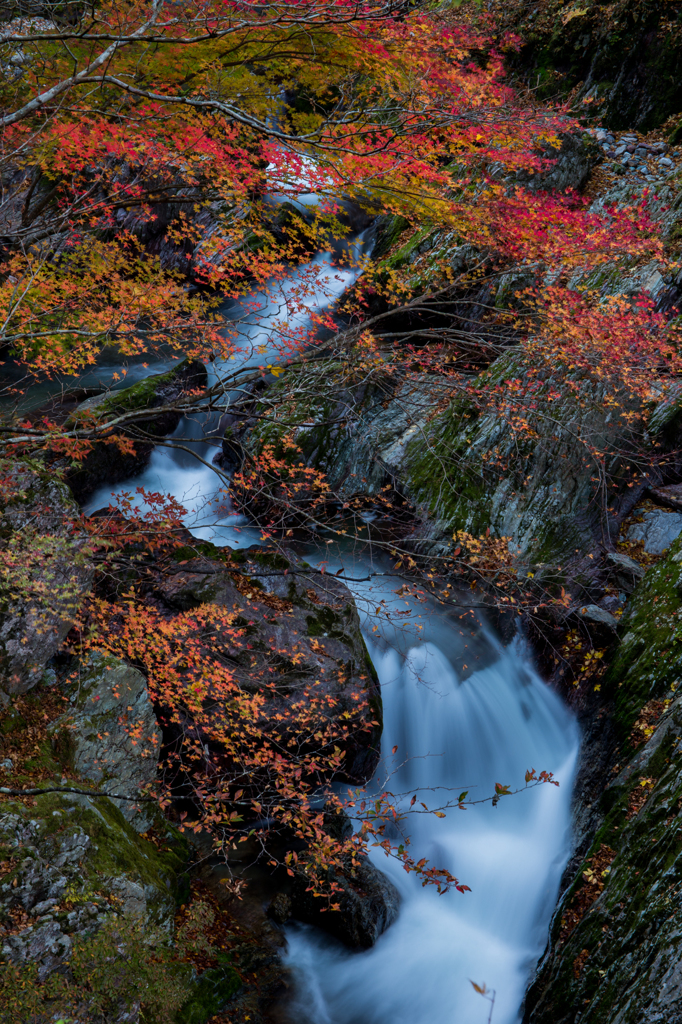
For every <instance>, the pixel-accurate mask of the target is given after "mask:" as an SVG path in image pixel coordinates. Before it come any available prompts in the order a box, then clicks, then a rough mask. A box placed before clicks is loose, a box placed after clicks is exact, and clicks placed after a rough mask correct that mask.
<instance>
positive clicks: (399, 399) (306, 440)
mask: <svg viewBox="0 0 682 1024" xmlns="http://www.w3.org/2000/svg"><path fill="white" fill-rule="evenodd" d="M290 372H291V373H292V374H295V375H296V379H295V381H292V380H290V379H287V378H288V375H285V376H283V377H282V378H280V381H279V382H278V383H277V385H275V387H274V388H273V389H272V390H271V391H270V392H268V394H267V395H266V396H265V397H264V398H263V399H262V400H261V404H260V405H257V406H256V409H257V411H258V413H259V414H260V415H262V414H263V413H265V412H266V411H268V410H269V409H270V408H273V407H274V411H273V412H271V414H270V415H269V416H268V417H267V419H260V420H259V421H258V422H255V421H254V426H253V427H252V428H251V429H249V428H248V427H247V430H246V432H245V433H244V435H243V442H242V443H243V444H244V447H245V449H246V451H247V452H248V453H249V454H254V453H257V452H258V451H260V450H261V449H262V447H263V446H264V445H275V451H278V449H277V445H278V444H279V443H280V439H281V438H282V437H283V436H285V434H288V433H289V432H290V430H291V424H292V422H293V423H296V422H297V421H298V422H300V424H301V426H300V427H298V428H297V429H295V430H294V433H293V438H294V441H295V443H296V444H297V445H298V447H299V448H300V450H301V453H302V456H303V459H304V460H305V461H306V462H307V464H308V465H312V466H315V467H316V468H318V469H321V470H324V472H325V474H326V477H327V480H328V481H329V484H330V487H331V492H332V494H333V496H334V498H335V499H336V500H338V501H339V502H343V501H347V500H348V499H349V498H350V497H352V496H355V495H364V496H368V497H375V496H377V495H378V494H379V493H380V492H381V491H382V488H384V487H385V486H386V485H387V484H389V485H391V486H392V487H394V488H396V489H398V490H399V491H400V492H401V493H402V494H403V495H405V496H406V497H407V498H408V499H409V500H410V501H411V502H412V503H413V504H414V505H415V506H416V508H417V510H418V511H419V512H421V513H422V515H423V524H422V525H421V526H420V527H418V528H417V529H416V530H415V532H414V534H413V535H412V540H413V543H414V544H415V546H416V547H417V548H418V550H420V551H428V552H431V553H438V552H440V551H442V550H446V549H448V548H450V547H451V546H452V535H453V532H454V531H455V530H466V531H467V532H469V533H473V534H475V535H478V534H480V533H483V532H485V530H486V529H487V528H488V527H489V528H490V529H491V531H492V532H493V533H494V534H496V535H497V536H506V537H509V538H510V539H511V541H512V542H513V544H514V545H515V546H516V549H517V550H518V552H519V554H521V555H523V556H527V557H528V558H529V559H531V560H535V561H538V562H547V561H551V560H560V559H563V558H567V557H568V556H571V555H574V554H575V552H576V549H578V550H582V549H585V548H587V549H588V550H589V549H590V548H592V547H593V546H594V545H595V543H597V542H598V541H597V538H598V539H599V541H601V540H602V539H603V531H604V529H608V525H607V526H605V525H604V523H603V521H602V519H601V518H600V508H599V504H598V503H597V502H595V500H594V499H595V495H596V493H597V488H598V486H599V483H598V481H595V480H594V479H593V476H594V474H593V471H592V457H591V454H590V446H591V445H597V446H599V447H601V448H602V449H606V450H608V449H609V447H611V448H612V449H615V448H618V449H619V451H620V456H619V457H614V458H612V459H611V460H610V462H609V465H608V466H607V472H608V474H609V476H610V478H611V481H612V483H613V484H618V485H619V486H621V487H622V488H624V489H625V490H627V483H628V482H629V478H628V479H625V478H624V477H621V466H622V464H623V463H624V461H625V458H624V456H625V454H626V453H627V451H628V445H629V444H630V445H631V444H632V439H631V430H630V426H629V424H628V422H627V414H628V413H632V412H634V411H635V410H633V409H631V408H630V409H628V408H624V409H623V410H622V415H621V416H619V415H617V414H616V415H614V414H610V412H609V410H607V409H605V407H604V404H603V402H602V400H601V399H602V396H601V394H600V393H599V390H598V389H596V388H592V387H589V386H587V385H586V384H584V385H583V386H582V388H581V389H580V390H579V395H578V399H577V400H574V399H573V397H572V396H571V395H566V397H565V398H564V399H563V401H561V402H557V403H555V404H553V406H552V411H551V415H548V416H545V415H544V414H543V411H542V405H541V403H540V402H539V403H538V405H539V411H538V412H537V414H535V415H533V416H532V417H531V419H532V421H533V422H532V426H533V429H534V430H535V438H534V439H533V438H530V437H529V439H528V440H524V438H523V437H521V438H519V436H518V435H516V434H514V433H513V432H512V431H511V430H510V429H509V427H508V426H507V424H506V423H505V421H504V420H503V419H502V418H501V417H499V416H498V415H496V413H495V412H494V411H491V412H489V413H482V414H481V413H479V412H478V411H477V409H476V408H475V406H474V404H473V402H472V401H471V400H470V399H469V398H468V397H467V396H466V395H460V396H456V397H454V398H451V400H450V401H448V398H449V394H448V390H447V386H446V385H445V384H444V383H443V382H442V381H440V382H439V381H438V380H435V379H432V378H431V377H429V376H427V375H423V374H422V375H414V376H411V377H409V378H408V379H403V380H395V379H394V378H392V377H390V376H388V375H387V374H384V373H381V372H379V373H377V374H376V375H374V376H373V377H371V378H370V379H369V380H363V381H362V382H361V383H359V384H358V385H356V386H353V384H352V381H351V380H349V379H348V377H347V375H346V371H344V370H343V369H342V368H340V367H339V366H337V365H335V364H326V365H317V366H313V367H305V368H304V369H303V370H300V371H290ZM523 372H524V366H523V362H522V358H521V355H520V353H519V352H518V350H510V351H509V352H508V353H506V354H504V355H502V356H501V357H500V358H499V359H497V360H496V361H495V362H494V363H493V364H492V366H491V367H490V369H489V370H486V371H484V373H483V374H481V376H480V377H479V378H478V379H479V381H480V384H481V386H482V387H485V386H486V384H490V385H491V386H494V385H495V383H496V382H499V381H500V380H502V379H505V378H507V377H518V376H520V375H522V374H523ZM323 378H324V381H325V387H324V390H323V387H322V379H323ZM554 383H555V382H554V381H553V380H552V378H551V376H550V375H549V374H548V375H547V378H546V380H545V381H544V385H543V386H544V387H545V388H546V389H547V390H548V391H549V390H550V389H551V388H552V387H553V384H554ZM288 389H291V392H292V393H293V394H295V395H300V394H306V395H308V396H310V397H309V398H308V399H307V400H304V401H301V400H300V399H298V398H297V399H296V401H295V402H293V401H292V402H289V401H287V400H286V398H285V397H283V398H282V401H281V403H280V402H278V394H281V395H282V396H284V395H285V393H286V391H287V390H288ZM444 405H445V409H444V410H443V406H444ZM280 418H281V420H282V421H283V423H286V426H282V427H280V426H279V422H278V420H279V419H280ZM318 423H319V424H320V425H319V426H317V424H318ZM230 443H234V440H233V438H231V439H230ZM612 490H613V493H614V496H615V495H616V494H617V493H618V492H617V491H616V489H615V488H612Z"/></svg>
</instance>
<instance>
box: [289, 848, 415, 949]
mask: <svg viewBox="0 0 682 1024" xmlns="http://www.w3.org/2000/svg"><path fill="white" fill-rule="evenodd" d="M329 878H330V880H331V881H333V882H335V883H336V884H337V885H340V886H341V889H342V892H341V894H338V893H337V894H335V895H334V900H333V902H335V903H338V905H339V909H338V910H329V909H327V907H326V901H325V900H324V899H323V898H320V897H319V896H315V895H314V894H313V893H312V892H308V889H307V882H306V879H304V878H301V879H298V880H297V882H296V884H295V885H294V889H293V892H292V896H291V916H292V917H294V918H296V919H297V920H298V921H303V922H305V923H306V924H314V925H316V926H317V927H318V928H322V929H323V930H324V931H326V932H328V933H329V934H330V935H333V936H334V937H335V938H337V939H340V940H341V942H344V943H345V944H346V945H347V946H350V947H351V948H353V949H369V948H370V947H371V946H373V945H374V943H375V942H376V941H377V939H378V938H379V936H380V935H381V934H382V933H383V932H385V931H386V929H387V928H389V927H390V926H391V925H392V924H393V922H394V921H395V920H396V918H397V917H398V911H399V908H400V895H399V893H398V890H397V889H396V887H395V886H394V884H393V882H391V880H390V879H389V878H387V876H386V875H385V874H384V873H383V872H382V871H380V870H379V868H377V867H375V866H374V864H373V863H372V862H371V861H370V860H368V859H363V860H362V862H361V864H360V865H359V866H358V867H357V868H356V869H355V870H352V869H351V868H350V867H349V868H348V870H347V872H345V873H343V874H342V873H341V872H337V871H330V872H329Z"/></svg>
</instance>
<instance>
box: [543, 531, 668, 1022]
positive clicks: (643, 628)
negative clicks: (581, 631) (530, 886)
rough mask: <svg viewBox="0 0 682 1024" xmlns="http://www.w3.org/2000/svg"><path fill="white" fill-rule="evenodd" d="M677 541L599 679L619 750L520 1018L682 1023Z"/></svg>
mask: <svg viewBox="0 0 682 1024" xmlns="http://www.w3.org/2000/svg"><path fill="white" fill-rule="evenodd" d="M681 569H682V542H681V541H679V540H678V541H677V542H675V544H673V545H672V547H671V548H670V550H669V552H668V553H667V555H666V557H664V558H662V559H661V560H660V561H659V562H658V563H657V564H656V565H654V566H652V567H651V568H650V569H649V570H648V571H647V573H646V575H645V577H644V579H643V580H642V582H641V583H640V585H639V586H638V588H637V590H636V591H635V593H634V595H633V596H632V598H631V599H630V601H629V603H628V606H627V608H626V611H625V614H624V615H623V618H622V620H621V625H620V632H621V635H622V642H621V645H620V647H619V648H618V650H617V652H616V654H615V657H614V660H613V662H612V664H611V666H610V668H609V671H608V673H607V675H606V677H605V679H604V681H603V683H602V690H603V696H604V698H605V703H604V704H603V706H602V711H601V713H602V714H607V715H609V716H610V717H611V718H612V722H613V726H614V735H615V744H616V746H615V750H614V755H613V758H612V763H611V767H610V774H609V777H608V778H607V780H606V785H605V786H604V789H603V793H602V796H601V800H600V816H601V825H600V827H599V828H598V830H597V832H596V834H595V835H594V836H593V839H592V842H591V845H590V848H589V849H588V851H587V853H586V855H585V859H584V861H583V862H582V863H581V864H580V866H579V868H578V871H577V872H576V874H575V876H574V878H573V880H572V882H571V884H570V885H569V887H568V889H567V890H566V891H565V893H564V895H563V897H562V901H561V904H560V906H559V908H558V910H557V912H556V914H555V917H554V920H553V924H552V928H551V934H550V942H549V946H548V949H547V952H546V954H545V957H544V958H543V960H542V961H541V963H540V965H539V968H538V972H537V975H536V978H535V980H534V982H533V984H532V986H531V988H530V990H529V992H528V996H527V1001H526V1010H525V1017H524V1021H525V1022H526V1024H577V1022H578V1021H580V1022H581V1024H607V1022H608V1024H616V1022H617V1024H662V1022H664V1021H665V1022H666V1024H677V1022H680V1021H682V965H681V963H680V941H681V939H682V628H681V626H682V596H681V594H680V592H679V590H678V588H679V587H680V583H681V581H680V574H681Z"/></svg>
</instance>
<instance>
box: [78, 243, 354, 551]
mask: <svg viewBox="0 0 682 1024" xmlns="http://www.w3.org/2000/svg"><path fill="white" fill-rule="evenodd" d="M363 244H364V238H363V235H360V236H359V237H358V238H357V239H353V240H351V241H350V242H348V243H347V244H343V245H341V246H340V248H341V249H342V250H346V251H347V253H348V254H349V255H350V256H351V263H350V265H346V266H339V265H334V264H333V263H332V262H331V260H330V254H329V253H319V254H318V255H317V256H316V257H315V258H314V259H313V260H312V261H311V262H310V263H308V264H304V265H302V266H298V267H295V268H293V269H291V270H290V271H289V273H288V274H287V276H286V277H284V278H283V279H282V280H273V281H272V282H271V283H270V285H269V286H268V288H267V289H266V290H264V291H262V292H254V293H252V294H251V295H248V296H246V297H245V299H244V300H243V301H242V302H240V303H235V304H232V305H231V306H230V307H229V308H228V309H226V310H225V311H224V316H225V319H226V320H227V321H229V322H231V323H232V325H233V329H234V330H235V331H236V333H237V335H238V342H239V351H237V352H236V353H235V355H234V356H233V357H232V358H230V359H216V360H215V362H213V363H210V364H209V366H208V382H209V385H211V386H212V385H214V384H217V383H220V382H224V381H229V379H230V376H231V375H232V374H233V373H234V372H235V371H236V370H240V369H246V368H249V367H253V368H254V369H255V368H256V367H259V366H267V365H269V364H276V363H278V362H281V361H282V359H283V358H285V356H284V355H283V349H282V335H285V336H286V337H287V338H288V337H290V336H291V334H292V333H293V332H294V331H296V330H298V331H299V332H300V333H301V335H304V334H305V333H306V331H308V330H310V329H311V328H312V326H313V325H312V316H313V314H314V313H322V312H323V311H325V310H329V309H331V308H333V306H334V304H335V303H336V301H338V299H339V297H340V296H341V295H342V294H343V293H344V292H345V291H346V289H347V288H349V287H350V285H351V284H352V283H353V282H354V281H355V280H356V279H357V277H358V275H359V273H360V270H359V267H358V264H357V260H358V258H359V256H360V254H361V253H362V250H363ZM284 323H285V324H286V329H285V330H283V328H282V324H284ZM235 325H236V326H235ZM235 394H236V392H235ZM233 397H234V396H233ZM219 421H220V417H219V415H211V416H203V417H200V418H196V419H189V418H187V417H186V418H184V419H183V420H182V421H181V422H180V424H179V425H178V428H177V430H176V431H175V433H174V434H173V435H172V436H171V438H170V439H169V440H170V441H171V442H173V441H175V442H178V443H182V444H183V445H184V446H185V448H189V449H191V450H190V451H187V450H181V449H179V448H172V447H164V446H162V445H160V446H159V447H157V448H155V450H154V451H153V452H152V455H151V458H150V460H149V463H148V465H147V466H146V468H145V469H144V470H143V472H142V473H140V474H138V475H137V476H135V477H132V478H130V479H129V480H124V481H122V482H121V483H118V484H117V485H116V486H115V487H112V486H111V485H104V486H103V487H100V488H99V489H98V490H96V491H95V492H94V493H93V494H92V496H91V497H90V500H89V501H88V503H87V505H86V506H85V512H86V513H88V514H90V513H92V512H94V511H96V510H97V509H100V508H103V507H105V508H106V506H108V505H109V503H110V502H111V500H112V497H113V498H115V497H116V496H117V495H119V494H122V493H129V494H132V495H133V504H134V505H138V506H139V505H141V504H142V501H143V499H142V498H141V497H139V496H137V497H136V496H135V492H136V488H138V487H140V488H143V489H144V490H145V491H153V492H159V493H161V494H169V495H171V496H172V497H174V498H176V499H177V500H178V501H179V502H180V504H182V505H184V506H185V508H186V509H187V516H186V517H185V523H186V525H187V527H188V528H189V529H190V530H191V531H192V533H194V534H195V536H197V537H199V538H201V539H204V540H210V541H212V542H213V543H214V544H217V545H226V544H229V545H230V546H231V547H236V548H238V547H245V546H248V545H250V544H257V543H258V542H259V540H260V537H261V534H260V531H258V530H255V529H253V528H250V527H249V526H248V525H247V521H246V519H245V518H244V517H243V516H237V515H234V514H232V513H231V512H230V509H229V498H228V497H227V495H226V494H225V493H224V492H223V493H218V494H216V478H215V473H214V472H213V470H212V469H211V467H210V465H202V464H201V463H200V462H198V460H197V459H196V458H195V457H194V455H199V456H200V457H201V458H202V459H204V460H205V461H206V462H208V463H210V462H211V460H212V458H213V456H214V455H215V454H216V452H217V451H218V447H219V445H218V444H217V441H216V438H217V435H216V433H215V432H216V430H217V428H218V425H219ZM211 435H213V438H212V440H211V439H210V438H211Z"/></svg>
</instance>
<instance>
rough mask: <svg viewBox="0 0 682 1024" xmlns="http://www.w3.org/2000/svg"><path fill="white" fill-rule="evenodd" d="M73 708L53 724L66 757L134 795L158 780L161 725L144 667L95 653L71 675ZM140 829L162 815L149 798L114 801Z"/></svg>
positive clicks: (101, 783)
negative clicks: (135, 666)
mask: <svg viewBox="0 0 682 1024" xmlns="http://www.w3.org/2000/svg"><path fill="white" fill-rule="evenodd" d="M70 679H71V682H70V685H69V686H68V687H67V691H66V692H67V694H68V696H69V701H70V703H71V710H70V711H68V712H67V713H66V714H65V715H63V716H62V717H61V718H59V719H57V720H56V721H55V722H53V723H52V725H51V726H50V732H51V734H52V737H53V743H54V745H55V747H57V748H58V750H59V752H60V754H61V756H62V759H64V757H66V758H67V759H68V761H69V762H70V764H71V767H72V768H73V770H74V771H75V772H76V774H77V775H79V776H80V777H81V778H82V779H88V780H90V781H92V782H96V783H98V788H99V789H100V790H101V791H103V792H105V793H113V794H117V795H121V796H126V797H134V796H135V795H136V794H137V793H139V792H140V791H141V790H144V789H145V787H148V786H150V785H151V784H152V783H154V782H155V781H156V765H157V761H158V756H159V750H160V747H161V730H160V729H159V726H158V724H157V721H156V716H155V714H154V708H153V706H152V702H151V701H150V699H149V695H148V693H147V681H146V679H145V677H144V676H143V675H142V673H141V672H138V671H137V669H135V668H131V666H130V665H126V664H125V662H123V661H119V660H118V659H117V658H112V657H108V656H104V655H101V654H91V655H89V656H88V657H87V658H85V659H83V660H82V661H81V662H80V663H79V665H78V666H77V668H76V669H75V671H74V672H72V673H71V676H70ZM115 802H116V803H118V804H119V805H120V808H121V811H122V813H123V816H124V817H125V818H126V820H127V821H129V822H130V824H131V825H132V826H133V828H134V829H135V830H136V831H137V832H145V831H146V830H147V829H148V828H149V826H150V825H151V824H152V822H153V821H156V819H157V818H158V809H156V806H155V805H151V806H153V807H154V811H152V810H150V809H149V806H150V805H148V804H146V803H139V804H136V803H131V802H129V801H127V800H121V801H115Z"/></svg>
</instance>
